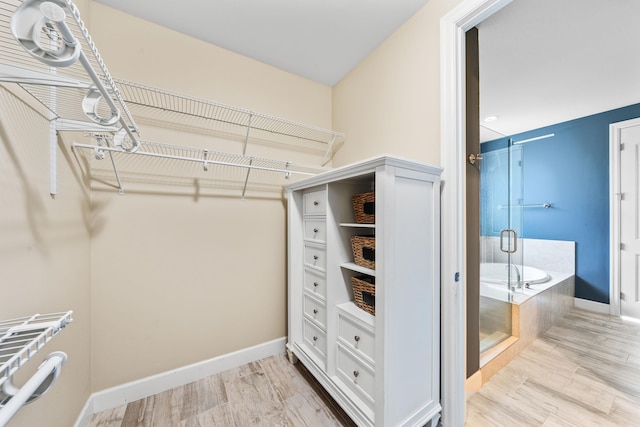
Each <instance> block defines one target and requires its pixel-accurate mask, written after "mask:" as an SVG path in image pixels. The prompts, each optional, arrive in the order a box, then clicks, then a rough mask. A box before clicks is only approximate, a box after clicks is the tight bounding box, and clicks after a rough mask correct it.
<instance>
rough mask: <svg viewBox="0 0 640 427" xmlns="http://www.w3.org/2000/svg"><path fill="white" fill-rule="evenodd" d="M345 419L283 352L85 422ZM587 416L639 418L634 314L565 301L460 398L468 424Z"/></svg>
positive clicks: (574, 422)
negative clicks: (555, 319)
mask: <svg viewBox="0 0 640 427" xmlns="http://www.w3.org/2000/svg"><path fill="white" fill-rule="evenodd" d="M353 425H354V424H353V422H352V421H351V420H350V419H349V418H348V417H347V415H346V414H345V413H344V412H342V410H341V409H340V408H339V407H338V406H337V404H336V403H335V402H334V401H333V400H332V399H331V398H330V397H329V396H328V395H327V393H326V392H325V391H324V390H323V389H322V388H321V387H320V386H319V385H318V384H317V382H316V381H315V380H314V379H313V378H312V377H311V375H310V374H309V373H308V372H307V371H306V369H304V366H302V364H301V363H298V364H296V365H291V364H290V363H289V362H288V361H287V359H286V357H285V355H284V354H283V355H279V356H274V357H270V358H267V359H264V360H260V361H258V362H254V363H250V364H248V365H244V366H242V367H239V368H236V369H232V370H230V371H226V372H223V373H220V374H218V375H214V376H211V377H208V378H205V379H203V380H200V381H197V382H194V383H191V384H187V385H186V386H183V387H178V388H175V389H173V390H169V391H166V392H163V393H159V394H157V395H155V396H151V397H148V398H145V399H141V400H138V401H135V402H131V403H129V404H128V405H124V406H121V407H118V408H115V409H112V410H108V411H105V412H101V413H98V414H96V415H94V416H93V418H92V420H91V423H90V427H140V426H145V427H146V426H154V427H164V426H171V427H173V426H180V427H197V426H200V427H205V426H236V427H244V426H296V427H297V426H313V427H315V426H353ZM596 425H597V426H640V324H637V323H628V322H624V321H622V320H620V319H619V318H614V317H610V316H606V315H600V314H596V313H590V312H586V311H581V310H573V311H572V312H571V313H570V314H569V315H567V316H566V317H565V318H564V319H562V320H561V321H560V322H559V323H558V324H556V325H555V326H553V327H552V328H551V329H549V330H548V331H547V332H546V333H545V334H543V336H542V337H540V338H539V339H537V340H536V341H535V342H534V343H533V344H531V345H530V346H529V347H527V348H526V349H525V350H524V351H523V352H522V353H521V354H520V355H519V356H518V357H516V358H515V359H514V360H512V361H511V362H510V363H509V364H508V365H507V366H506V367H505V368H504V369H502V370H501V371H500V372H498V373H497V374H496V375H494V376H493V377H492V378H491V380H490V381H489V382H488V383H487V384H485V385H484V387H483V388H482V389H481V390H480V391H478V392H477V393H475V394H473V395H472V396H470V397H469V398H468V399H467V422H466V426H469V427H485V426H491V427H500V426H504V427H520V426H543V427H559V426H563V427H567V426H568V427H571V426H579V427H585V426H596ZM451 427H456V426H451Z"/></svg>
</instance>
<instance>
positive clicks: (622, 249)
mask: <svg viewBox="0 0 640 427" xmlns="http://www.w3.org/2000/svg"><path fill="white" fill-rule="evenodd" d="M620 250H621V251H624V243H620Z"/></svg>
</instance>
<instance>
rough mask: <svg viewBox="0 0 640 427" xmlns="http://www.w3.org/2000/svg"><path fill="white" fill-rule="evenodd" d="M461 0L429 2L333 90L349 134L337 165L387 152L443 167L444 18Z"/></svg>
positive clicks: (336, 111) (336, 122)
mask: <svg viewBox="0 0 640 427" xmlns="http://www.w3.org/2000/svg"><path fill="white" fill-rule="evenodd" d="M458 3H461V0H431V1H429V2H428V3H427V4H426V5H425V6H424V7H423V8H422V9H421V10H420V11H419V12H418V13H417V14H415V15H414V16H413V17H412V18H411V19H410V20H409V21H408V22H407V23H405V24H404V25H403V26H402V27H401V28H400V29H398V30H397V31H396V32H395V33H393V34H392V35H391V36H390V37H389V38H388V39H387V40H386V41H385V42H384V43H383V44H382V45H381V46H380V47H379V48H378V49H376V50H375V51H374V52H373V53H372V54H371V55H369V56H368V57H367V58H365V60H364V61H362V62H361V63H360V65H358V67H356V68H355V69H354V70H353V71H352V72H351V73H349V75H348V76H347V77H346V78H344V79H343V80H342V81H340V82H339V83H338V84H337V85H336V86H335V87H334V88H333V126H334V128H335V129H336V130H339V131H341V132H344V133H346V134H347V143H345V144H344V147H343V148H342V149H341V150H340V151H339V152H338V153H337V154H336V156H335V157H334V163H333V164H334V166H339V165H342V164H345V163H351V162H354V161H357V160H360V159H363V158H368V157H372V156H375V155H378V154H383V153H389V154H394V155H398V156H402V157H409V158H412V159H415V160H420V161H424V162H428V163H431V164H434V165H440V163H441V161H440V18H441V17H442V16H444V15H445V14H446V13H447V12H449V11H450V10H451V9H453V8H454V7H455V6H456V5H457V4H458Z"/></svg>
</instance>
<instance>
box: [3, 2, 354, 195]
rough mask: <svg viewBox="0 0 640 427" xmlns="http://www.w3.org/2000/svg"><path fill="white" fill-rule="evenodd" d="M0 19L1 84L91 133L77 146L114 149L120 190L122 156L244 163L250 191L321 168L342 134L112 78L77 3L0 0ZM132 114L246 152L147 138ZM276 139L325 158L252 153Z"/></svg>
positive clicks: (60, 122) (101, 153)
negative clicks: (257, 174) (256, 182)
mask: <svg viewBox="0 0 640 427" xmlns="http://www.w3.org/2000/svg"><path fill="white" fill-rule="evenodd" d="M0 21H1V24H2V25H1V28H0V82H7V83H16V84H17V85H18V86H19V87H20V88H22V89H23V90H24V91H26V92H27V93H28V94H30V95H31V96H32V97H33V98H34V99H35V100H36V101H37V102H38V103H39V104H41V105H43V106H44V107H45V108H46V109H47V110H48V112H49V117H48V118H49V119H50V120H51V121H52V122H53V123H54V124H55V129H56V131H77V132H83V133H84V134H85V135H88V136H90V137H92V140H93V141H94V143H92V144H74V146H75V147H77V148H79V149H92V150H94V151H95V155H96V159H98V160H101V159H103V158H104V157H105V154H108V155H109V157H110V159H111V165H112V167H113V171H114V174H115V177H116V180H117V182H118V188H119V191H120V193H123V188H122V185H121V182H120V178H119V175H118V170H117V165H116V162H115V160H114V158H113V153H115V152H117V153H118V154H120V153H123V154H127V155H133V156H145V157H149V156H156V157H157V156H159V155H160V156H161V157H163V158H169V159H174V160H179V161H187V162H200V163H202V165H203V167H204V169H205V170H206V169H207V167H208V165H215V164H220V165H224V166H232V167H237V168H242V169H245V170H246V171H247V172H246V179H245V184H244V188H243V191H242V193H243V196H244V193H245V191H246V187H247V181H248V178H249V172H250V171H251V170H259V171H269V172H278V173H282V174H284V176H285V177H289V176H290V175H291V174H301V175H310V174H317V173H320V172H322V171H324V170H326V169H325V168H324V165H326V163H327V162H328V161H329V160H330V158H331V156H332V154H333V151H334V149H335V148H336V147H337V146H338V144H339V143H341V142H343V140H344V135H343V134H342V133H339V132H334V131H332V130H327V129H322V128H319V127H315V126H311V125H308V124H304V123H298V122H294V121H290V120H286V119H283V118H279V117H275V116H270V115H267V114H263V113H258V112H254V111H250V110H247V109H243V108H238V107H233V106H229V105H225V104H221V103H217V102H213V101H209V100H206V99H200V98H196V97H192V96H187V95H183V94H179V93H176V92H170V91H167V90H163V89H159V88H154V87H151V86H147V85H143V84H139V83H134V82H130V81H126V80H121V79H115V78H113V77H112V76H111V75H110V73H109V71H108V70H107V67H106V65H105V63H104V61H103V60H102V57H101V56H100V54H99V52H98V50H97V48H96V46H95V44H94V42H93V40H92V39H91V36H90V35H89V32H88V30H87V28H86V26H85V24H84V23H83V22H82V20H81V18H80V13H79V11H78V8H77V7H76V6H75V5H74V4H73V2H71V1H70V0H51V1H44V0H24V1H21V0H1V1H0ZM85 51H86V53H85ZM134 111H135V112H136V114H139V115H140V116H141V117H142V118H141V120H144V119H146V120H148V121H149V122H152V123H155V124H158V123H167V122H172V123H176V124H178V125H179V126H182V127H184V126H188V127H190V128H191V129H196V128H197V129H201V130H202V129H205V130H206V132H212V131H213V132H215V133H216V134H217V135H225V136H226V137H228V138H231V139H234V140H240V141H242V142H243V144H242V149H241V150H239V151H242V152H241V153H225V152H221V151H216V150H208V149H203V148H190V147H185V146H181V145H175V144H163V143H159V142H152V141H143V140H141V139H140V128H139V127H138V124H137V123H136V121H135V120H134V114H133V113H132V112H134ZM139 118H140V117H139ZM274 138H275V139H276V143H278V144H280V146H285V147H289V149H293V150H296V149H300V147H306V145H308V144H312V145H313V148H312V151H315V152H318V153H319V155H318V156H317V158H318V159H319V161H318V162H317V163H315V160H314V163H313V164H302V163H296V162H291V161H288V160H279V159H265V158H259V157H255V156H249V155H247V146H248V144H249V142H250V141H254V140H258V139H270V140H271V141H273V139H274ZM314 158H315V157H314Z"/></svg>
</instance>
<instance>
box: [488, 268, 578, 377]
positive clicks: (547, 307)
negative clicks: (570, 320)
mask: <svg viewBox="0 0 640 427" xmlns="http://www.w3.org/2000/svg"><path fill="white" fill-rule="evenodd" d="M549 274H550V275H551V277H552V280H551V281H549V282H547V283H542V284H540V285H535V286H540V287H542V286H545V289H544V290H542V291H541V292H539V293H538V294H536V295H535V296H533V297H529V298H528V299H526V300H524V301H522V302H521V303H519V304H512V305H511V310H512V332H511V333H512V338H510V339H508V340H506V341H504V342H503V343H501V344H498V345H497V346H496V347H494V348H492V349H490V350H487V351H486V352H485V353H483V354H482V355H481V356H480V366H481V368H480V371H481V373H482V384H485V383H486V382H487V381H489V379H490V378H491V377H492V376H493V375H494V374H495V373H496V372H498V371H499V370H500V369H502V368H503V367H504V366H505V365H506V364H507V363H509V362H510V361H511V360H512V359H514V358H515V357H516V356H517V355H518V354H520V352H521V351H522V350H524V349H525V347H527V346H528V345H529V344H531V343H532V342H533V341H534V340H535V339H536V338H537V337H539V336H540V335H542V334H543V333H544V332H545V331H546V330H547V329H549V328H550V327H551V326H553V325H554V324H556V322H558V321H559V320H560V319H561V318H562V317H563V316H565V315H566V314H567V313H569V312H570V311H571V310H572V309H573V303H574V299H573V296H574V288H575V276H574V275H569V274H568V273H558V272H549ZM554 275H555V277H556V278H558V277H561V278H562V280H560V281H558V280H554V279H553V278H554Z"/></svg>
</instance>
